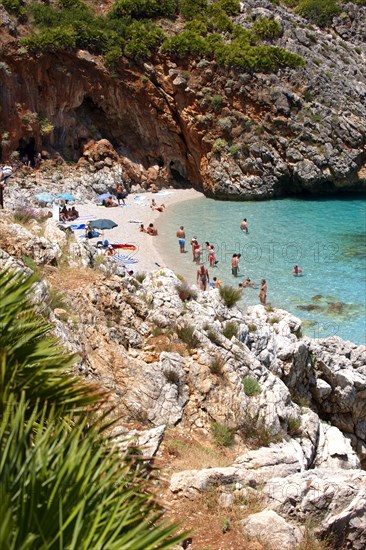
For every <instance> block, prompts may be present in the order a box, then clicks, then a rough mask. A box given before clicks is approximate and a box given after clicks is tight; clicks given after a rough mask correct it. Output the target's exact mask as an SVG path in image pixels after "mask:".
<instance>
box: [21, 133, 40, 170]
mask: <svg viewBox="0 0 366 550" xmlns="http://www.w3.org/2000/svg"><path fill="white" fill-rule="evenodd" d="M17 151H18V153H19V159H20V161H21V162H22V163H23V164H25V165H26V166H34V157H35V154H36V141H35V139H34V138H33V137H31V138H29V140H28V141H27V140H26V139H25V138H20V140H19V144H18V149H17Z"/></svg>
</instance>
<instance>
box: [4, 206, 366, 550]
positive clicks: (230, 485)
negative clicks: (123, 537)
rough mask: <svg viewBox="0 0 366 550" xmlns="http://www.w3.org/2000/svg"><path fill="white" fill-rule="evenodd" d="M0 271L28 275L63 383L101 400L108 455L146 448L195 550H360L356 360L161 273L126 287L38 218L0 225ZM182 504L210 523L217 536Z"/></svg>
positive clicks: (338, 347) (360, 376)
mask: <svg viewBox="0 0 366 550" xmlns="http://www.w3.org/2000/svg"><path fill="white" fill-rule="evenodd" d="M24 261H26V263H27V265H28V267H26V266H25V265H24V263H23V262H24ZM0 268H1V269H4V268H11V269H15V270H23V271H27V270H28V272H30V269H31V270H32V271H33V272H35V273H36V274H37V278H38V282H36V283H35V286H34V293H33V295H32V299H33V301H34V303H35V304H36V307H37V308H38V309H39V310H40V311H41V312H42V314H43V315H47V316H49V318H50V320H51V321H52V322H53V324H54V330H55V333H56V334H57V335H58V336H59V338H61V340H62V341H63V342H64V344H65V346H66V347H67V348H68V349H69V350H71V351H74V352H76V353H78V355H79V361H78V363H77V365H76V371H77V372H78V373H79V374H81V375H82V376H85V377H86V378H87V379H89V380H93V381H94V382H97V383H98V384H99V385H100V387H101V388H104V389H106V390H107V391H108V395H109V402H110V404H111V405H112V408H113V410H114V413H115V415H116V416H118V418H119V419H120V424H121V428H120V429H119V430H118V432H119V434H121V430H123V431H124V433H125V434H126V435H125V436H124V437H122V436H121V435H119V436H118V438H117V439H116V441H117V443H118V444H120V445H122V446H123V445H125V443H121V439H125V438H126V437H128V434H130V435H131V436H135V437H138V442H139V445H141V446H142V447H143V450H142V452H144V453H145V455H146V456H147V457H149V458H150V459H151V457H152V456H153V455H154V454H156V453H157V452H158V449H159V446H161V447H160V450H159V452H158V456H159V457H160V458H159V459H158V460H160V467H162V464H164V465H165V468H167V473H166V474H165V478H166V477H167V476H169V478H170V479H169V480H168V482H166V483H163V485H162V488H161V491H162V496H163V497H164V499H165V500H166V501H167V502H169V503H170V505H171V513H172V514H173V515H174V514H175V513H176V514H178V516H179V513H178V510H179V509H180V511H181V512H180V513H181V514H182V516H180V517H183V519H184V521H185V526H190V525H192V521H193V519H192V518H197V524H198V523H199V524H200V526H197V528H198V530H199V528H201V529H202V527H204V533H205V534H204V535H202V537H203V539H201V541H203V543H204V545H207V542H208V541H209V540H212V538H211V537H214V539H215V542H214V544H215V546H213V547H215V548H221V547H227V540H228V538H226V539H225V538H220V537H225V536H226V534H225V533H226V531H228V530H231V536H234V534H235V537H236V538H235V541H236V542H235V544H234V546H233V547H235V548H240V547H244V546H241V545H244V544H247V543H248V546H245V547H247V548H250V546H249V542H248V541H249V540H255V539H258V540H260V541H261V542H262V544H265V545H266V546H265V548H273V549H277V548H279V547H281V548H282V547H283V548H289V549H294V548H297V547H298V545H299V544H301V541H302V540H305V538H306V537H308V525H309V521H311V522H312V525H313V527H314V526H315V534H316V536H318V537H320V538H324V537H326V538H328V541H330V540H331V541H332V546H328V547H327V548H344V547H347V548H353V549H356V550H361V549H363V548H364V547H365V545H366V538H365V533H366V523H365V518H366V513H365V512H366V495H365V482H366V475H365V472H364V471H363V470H362V465H364V464H365V456H366V408H365V393H366V357H365V352H366V350H365V347H363V346H356V345H354V344H352V343H351V342H344V341H342V340H340V339H339V338H336V337H332V338H327V339H323V340H312V339H309V338H302V337H301V321H300V320H299V319H298V318H296V317H293V316H291V315H289V314H288V313H287V312H285V311H283V310H273V309H272V308H267V309H266V308H265V307H264V306H261V305H259V306H254V307H251V308H248V310H247V312H243V311H241V310H239V309H238V308H237V307H236V306H235V305H231V306H230V307H229V306H228V305H227V304H226V302H225V297H224V295H221V294H220V292H219V290H212V291H209V292H198V291H197V290H195V289H194V288H191V289H188V290H187V288H186V289H185V292H184V293H182V286H181V285H182V283H181V281H180V280H178V279H177V277H176V276H175V274H174V273H173V272H171V271H169V270H166V269H164V270H161V271H158V272H156V273H151V274H148V275H146V276H139V275H137V274H136V278H134V277H129V276H126V275H125V274H124V272H123V270H122V269H121V268H118V267H116V265H115V264H114V263H113V262H112V261H111V260H109V259H108V258H105V259H104V261H103V262H100V261H98V256H97V250H96V248H95V247H93V246H90V245H89V244H88V243H80V242H78V243H76V242H74V241H73V240H72V239H71V240H70V237H69V238H66V236H65V233H64V232H63V231H61V230H60V229H58V228H57V227H56V226H55V225H54V222H53V221H52V220H47V221H45V222H41V223H40V222H39V221H38V222H36V221H32V222H31V223H28V225H27V227H22V226H20V225H18V224H16V223H14V220H13V218H12V215H11V214H9V213H8V214H6V215H3V216H2V220H1V237H0ZM174 430H175V432H174ZM172 433H174V434H175V436H172ZM177 434H178V435H177ZM197 441H199V445H198V444H197ZM229 448H230V449H231V450H230V455H225V456H224V458H225V464H223V463H222V458H223V457H222V456H221V455H220V456H221V458H220V456H219V453H220V452H221V451H219V450H220V449H221V450H222V449H229ZM185 449H188V453H190V454H188V455H187V454H186V455H185V460H184V461H181V462H179V460H178V461H177V457H178V458H181V457H182V454H184V452H186V453H187V451H185ZM198 449H200V453H201V454H200V455H199V456H200V458H199V460H197V459H196V461H194V453H197V452H198ZM205 456H206V458H204V457H205ZM164 457H165V462H164ZM207 457H209V460H208V459H207ZM158 463H159V462H158ZM205 464H206V467H205ZM200 499H203V500H200ZM253 500H254V501H255V502H256V503H257V504H256V507H255V509H254V508H253V506H252V505H250V503H253ZM197 502H198V503H199V502H201V504H202V503H207V502H211V506H213V507H214V510H215V511H216V512H215V514H216V515H218V516H220V517H221V515H222V514H224V517H226V520H225V521H226V523H225V525H226V527H225V529H224V528H223V524H222V526H221V527H220V526H218V527H217V530H216V531H215V529H216V527H215V528H214V527H213V526H212V525H211V524H210V520H209V518H207V517H206V516H205V514H204V513H203V512H202V510H201V508H202V506H203V504H202V506H201V505H200V504H197ZM189 503H193V504H192V505H191V504H189ZM195 503H196V504H195ZM189 506H191V508H189ZM179 507H181V508H179ZM187 509H190V510H191V512H190V513H189V514H187V513H186V511H187ZM194 509H195V510H194ZM197 514H198V515H197ZM199 514H201V515H199ZM220 514H221V515H220ZM227 522H228V523H227ZM268 524H270V525H271V533H270V534H269V533H268ZM193 525H194V522H193ZM211 531H212V533H211ZM196 540H198V539H196V533H195V532H194V533H193V548H200V547H201V546H199V544H198V542H197V544H196V543H195V541H196ZM195 544H196V545H195ZM308 547H309V548H310V547H311V548H315V547H316V546H315V543H314V545H313V546H308ZM253 548H254V546H253ZM255 548H258V546H255ZM260 548H262V547H260ZM323 548H324V546H323Z"/></svg>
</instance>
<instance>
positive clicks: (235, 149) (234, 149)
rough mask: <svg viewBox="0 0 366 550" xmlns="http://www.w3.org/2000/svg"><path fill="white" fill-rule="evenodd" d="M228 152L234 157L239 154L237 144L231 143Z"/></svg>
mask: <svg viewBox="0 0 366 550" xmlns="http://www.w3.org/2000/svg"><path fill="white" fill-rule="evenodd" d="M229 153H230V155H231V156H232V157H234V159H236V158H237V157H238V156H239V147H238V145H231V146H230V147H229Z"/></svg>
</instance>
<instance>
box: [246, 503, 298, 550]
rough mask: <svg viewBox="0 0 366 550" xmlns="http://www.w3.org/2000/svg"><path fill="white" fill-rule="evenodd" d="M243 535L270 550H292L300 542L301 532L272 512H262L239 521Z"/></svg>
mask: <svg viewBox="0 0 366 550" xmlns="http://www.w3.org/2000/svg"><path fill="white" fill-rule="evenodd" d="M241 525H242V527H243V531H244V533H245V534H247V535H249V536H250V537H253V538H258V539H259V540H260V541H262V542H265V543H266V547H267V548H270V549H272V550H277V549H278V548H283V549H284V550H293V548H295V547H296V546H297V545H298V544H299V543H300V541H301V539H302V536H301V531H300V529H299V528H298V527H294V526H292V525H290V524H289V523H288V522H287V521H286V520H284V519H283V518H282V517H281V516H279V515H278V514H277V513H276V512H274V511H273V510H263V512H258V513H257V514H252V515H250V516H249V517H247V518H246V519H244V520H242V521H241Z"/></svg>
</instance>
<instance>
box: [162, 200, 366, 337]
mask: <svg viewBox="0 0 366 550" xmlns="http://www.w3.org/2000/svg"><path fill="white" fill-rule="evenodd" d="M365 203H366V201H365V199H364V198H331V199H306V200H305V199H283V200H272V201H265V202H240V203H239V202H226V201H214V200H213V199H207V198H202V199H196V200H193V201H187V202H183V203H179V204H176V205H173V206H171V207H170V208H169V209H168V210H167V211H166V212H165V213H164V214H163V215H162V216H163V217H161V218H160V219H161V225H160V224H159V225H160V231H159V235H160V237H159V242H158V247H159V249H160V251H161V253H162V254H163V255H164V258H165V260H166V262H167V265H168V266H169V267H171V268H172V269H174V271H175V272H176V273H180V274H181V275H183V276H185V277H186V278H187V280H188V281H189V282H192V283H193V282H195V278H196V266H195V264H194V263H193V262H192V254H191V248H190V244H189V242H190V240H191V238H192V236H193V235H195V236H196V237H197V238H198V241H199V243H202V244H203V243H204V242H205V241H209V242H210V244H213V245H214V246H215V251H216V258H217V259H218V260H219V263H218V264H217V267H216V268H215V269H211V270H210V276H211V278H212V277H213V276H216V277H218V278H219V279H220V280H222V281H223V282H224V283H228V284H232V285H233V286H237V284H238V283H239V282H240V281H241V280H242V279H243V278H244V277H250V278H251V280H252V281H254V282H255V283H256V284H257V285H258V284H259V283H260V280H261V279H262V278H265V279H266V280H267V285H268V294H267V302H270V303H271V304H272V305H273V306H274V307H279V308H283V309H286V310H288V311H290V312H291V313H293V314H294V315H297V316H298V317H300V318H301V319H302V320H303V321H304V327H303V332H304V333H305V334H308V335H309V336H312V337H314V338H324V337H327V336H330V335H337V336H340V337H341V338H344V339H346V340H351V341H353V342H356V343H358V344H363V343H365V335H366V316H365V313H366V311H365V299H366V298H365V296H366V292H365V291H366V269H365V259H366V241H365V231H366V204H365ZM243 218H247V220H248V226H249V233H248V234H246V233H243V232H242V231H241V230H240V228H239V226H240V222H241V220H242V219H243ZM180 225H184V227H185V231H186V240H187V245H186V250H187V251H188V252H187V253H186V254H180V253H179V247H178V240H177V238H176V237H175V233H176V230H177V228H178V227H179V226H180ZM234 252H237V253H241V255H242V256H241V258H240V263H239V266H240V273H239V275H240V276H239V277H238V278H235V277H233V276H232V275H231V257H232V255H233V253H234ZM206 260H207V257H206ZM205 263H206V265H208V262H207V261H206V262H205ZM294 264H298V265H299V266H300V267H301V268H302V270H303V274H302V276H299V277H295V276H294V275H292V273H291V271H292V267H293V265H294ZM257 303H259V300H258V290H256V289H251V288H248V289H245V290H244V294H243V299H242V301H241V305H242V306H244V307H245V306H247V305H253V304H257Z"/></svg>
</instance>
